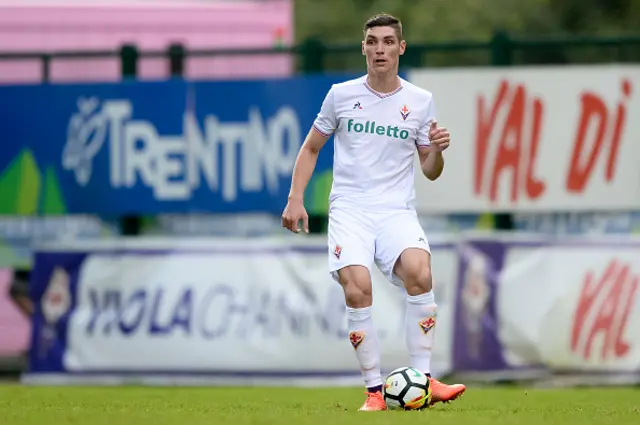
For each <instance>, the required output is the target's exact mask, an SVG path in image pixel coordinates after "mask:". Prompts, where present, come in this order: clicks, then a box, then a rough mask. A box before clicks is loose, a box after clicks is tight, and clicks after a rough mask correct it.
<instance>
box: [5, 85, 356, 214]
mask: <svg viewBox="0 0 640 425" xmlns="http://www.w3.org/2000/svg"><path fill="white" fill-rule="evenodd" d="M355 77H357V75H335V76H331V77H330V76H314V77H295V78H287V79H274V80H262V81H217V82H188V81H184V80H170V81H162V82H122V83H109V84H73V85H34V86H5V87H0V117H2V118H1V119H0V136H1V137H2V143H1V144H0V192H1V193H2V194H3V196H2V199H1V200H0V213H2V214H76V213H89V214H99V215H103V216H117V215H122V214H158V213H184V212H213V213H238V212H251V211H261V212H269V213H275V214H279V213H280V212H281V211H282V209H283V208H284V205H285V203H286V198H287V194H288V191H289V185H290V180H291V172H292V170H293V165H294V161H295V159H296V155H297V153H298V150H299V148H300V146H301V144H302V141H303V140H304V137H305V136H306V133H307V132H308V130H309V128H310V126H311V124H312V122H313V120H314V118H315V117H316V115H317V113H318V111H319V108H320V106H321V103H322V101H323V99H324V97H325V95H326V93H327V91H328V90H329V88H330V87H331V85H332V84H334V83H338V82H341V81H344V80H346V79H350V78H355ZM332 157H333V147H332V144H331V143H328V144H327V145H326V149H323V151H322V152H321V155H320V158H319V160H318V164H317V168H316V173H315V174H314V178H313V180H312V182H311V183H310V185H309V191H308V193H307V198H308V199H307V202H308V207H309V208H310V209H311V210H312V211H313V210H323V209H324V211H326V202H327V200H326V198H327V194H328V190H329V188H330V184H331V166H332Z"/></svg>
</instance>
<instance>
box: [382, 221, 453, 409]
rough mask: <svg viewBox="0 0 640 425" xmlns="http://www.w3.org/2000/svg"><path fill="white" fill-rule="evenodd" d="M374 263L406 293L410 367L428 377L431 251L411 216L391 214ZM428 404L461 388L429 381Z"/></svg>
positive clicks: (432, 324)
mask: <svg viewBox="0 0 640 425" xmlns="http://www.w3.org/2000/svg"><path fill="white" fill-rule="evenodd" d="M376 261H377V262H378V264H379V265H380V269H381V271H382V272H383V273H384V274H385V275H386V276H387V278H388V279H389V281H391V282H392V283H394V284H397V285H403V286H404V287H405V289H406V292H407V296H406V313H405V335H406V343H407V349H408V351H409V356H410V359H411V364H410V366H411V367H415V368H416V369H419V370H422V371H423V372H425V373H426V374H427V375H429V376H431V353H432V350H433V346H434V340H435V328H436V323H437V313H438V306H437V304H436V302H435V297H434V294H433V279H432V274H431V249H430V247H429V242H428V241H427V238H426V236H425V234H424V231H423V230H422V227H421V226H420V223H419V221H418V218H417V216H416V215H415V213H413V212H409V211H407V212H402V213H398V214H395V215H394V216H392V218H390V219H389V220H385V225H384V227H383V231H382V232H381V235H380V237H379V238H378V240H377V241H376ZM431 386H432V403H436V402H446V401H451V400H454V399H455V398H457V397H459V396H460V395H461V394H462V393H463V392H464V391H465V386H464V385H459V384H457V385H445V384H443V383H441V382H439V381H437V380H435V379H433V378H432V379H431Z"/></svg>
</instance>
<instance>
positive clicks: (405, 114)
mask: <svg viewBox="0 0 640 425" xmlns="http://www.w3.org/2000/svg"><path fill="white" fill-rule="evenodd" d="M410 113H411V110H410V109H409V108H407V105H404V106H403V107H402V109H400V115H402V119H403V120H405V121H406V120H407V117H408V116H409V114H410Z"/></svg>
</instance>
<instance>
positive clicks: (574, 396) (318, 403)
mask: <svg viewBox="0 0 640 425" xmlns="http://www.w3.org/2000/svg"><path fill="white" fill-rule="evenodd" d="M363 399H364V395H363V394H362V392H361V391H360V390H359V389H357V388H355V389H354V388H341V389H296V388H269V389H267V388H179V387H176V388H166V387H165V388H156V387H104V388H95V387H26V386H20V385H5V386H0V424H2V425H36V424H37V425H57V424H81V425H121V424H122V425H124V424H127V425H129V424H131V425H200V424H203V425H204V424H206V425H218V424H227V423H228V424H238V425H244V424H291V425H304V424H310V425H325V424H329V425H340V424H364V425H375V424H386V425H400V424H409V423H411V424H418V423H420V424H425V425H426V424H427V423H432V424H436V423H437V424H438V425H447V424H452V425H453V424H455V425H474V424H487V425H500V424H514V425H528V424H531V425H534V424H535V425H553V424H562V425H574V424H575V425H587V424H598V425H602V424H616V425H621V424H635V425H638V424H640V390H638V389H620V388H605V389H602V390H600V389H570V390H568V389H554V390H544V389H522V388H491V389H485V388H478V389H474V388H470V389H469V390H468V391H467V394H465V396H464V397H463V398H462V399H460V400H458V401H456V402H454V403H452V404H448V405H438V406H437V407H434V408H432V409H429V410H426V411H419V412H358V411H357V409H358V407H359V406H360V404H361V403H362V401H363ZM365 417H366V419H365Z"/></svg>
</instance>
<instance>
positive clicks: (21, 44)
mask: <svg viewBox="0 0 640 425" xmlns="http://www.w3.org/2000/svg"><path fill="white" fill-rule="evenodd" d="M66 3H67V4H66V5H63V4H60V5H52V4H53V2H52V1H49V2H44V1H40V2H34V1H21V2H17V1H8V0H0V53H8V52H54V51H73V50H117V49H119V48H120V46H122V45H123V44H125V43H132V44H136V45H137V46H138V47H139V49H140V50H154V51H158V50H165V49H166V48H167V46H169V45H170V44H171V43H176V42H178V43H182V44H183V45H184V46H185V47H186V48H187V49H208V50H213V49H243V48H250V49H256V48H258V49H259V48H271V47H273V46H274V45H276V44H281V45H282V44H283V45H289V44H290V43H292V40H293V5H292V1H291V0H256V1H249V0H246V1H242V0H241V1H238V0H235V1H209V2H203V1H188V0H187V1H170V2H167V1H158V0H156V1H136V0H126V1H123V0H111V1H108V2H106V1H95V0H93V1H91V0H85V1H83V2H69V1H67V2H66ZM293 63H294V60H293V58H291V57H289V56H288V55H286V54H281V55H269V56H264V55H252V56H226V57H222V56H221V57H216V58H190V59H187V61H186V64H185V76H186V77H187V78H190V79H213V78H216V79H219V78H251V77H265V76H266V77H270V76H273V77H277V76H286V75H290V74H291V72H292V68H293ZM138 72H139V76H140V78H142V79H163V78H165V77H167V75H168V64H167V61H166V60H165V59H160V58H158V59H141V60H140V63H139V66H138ZM41 76H42V65H41V62H40V61H38V60H15V59H12V60H10V61H7V60H0V83H20V82H39V81H41ZM119 78H120V64H119V60H118V58H110V59H55V60H53V61H52V62H51V67H50V79H51V81H54V82H58V81H117V80H118V79H119Z"/></svg>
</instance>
